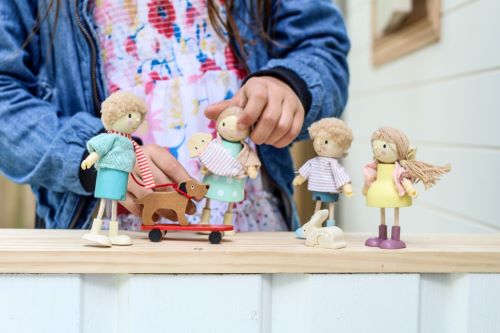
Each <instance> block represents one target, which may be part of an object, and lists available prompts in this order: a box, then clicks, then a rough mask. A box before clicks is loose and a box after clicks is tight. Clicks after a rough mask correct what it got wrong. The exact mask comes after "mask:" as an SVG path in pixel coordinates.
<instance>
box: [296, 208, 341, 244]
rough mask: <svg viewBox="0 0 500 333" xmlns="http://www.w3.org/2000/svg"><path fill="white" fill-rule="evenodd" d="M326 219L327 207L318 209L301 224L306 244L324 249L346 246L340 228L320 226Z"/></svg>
mask: <svg viewBox="0 0 500 333" xmlns="http://www.w3.org/2000/svg"><path fill="white" fill-rule="evenodd" d="M327 219H328V209H322V210H318V211H317V212H316V213H314V214H313V216H311V219H310V220H309V221H308V222H307V223H306V224H304V225H303V226H302V231H303V232H304V235H305V237H306V246H314V247H322V248H326V249H341V248H343V247H346V246H347V243H346V241H345V239H344V232H343V231H342V229H340V228H339V227H325V228H322V227H321V226H322V224H323V222H325V221H326V220H327Z"/></svg>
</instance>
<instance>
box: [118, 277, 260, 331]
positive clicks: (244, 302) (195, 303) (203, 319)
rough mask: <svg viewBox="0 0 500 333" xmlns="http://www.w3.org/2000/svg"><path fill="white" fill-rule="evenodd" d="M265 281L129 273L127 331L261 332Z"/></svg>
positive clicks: (256, 278)
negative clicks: (128, 329) (130, 274)
mask: <svg viewBox="0 0 500 333" xmlns="http://www.w3.org/2000/svg"><path fill="white" fill-rule="evenodd" d="M266 278H267V276H263V275H132V276H131V277H130V282H129V284H130V287H129V297H128V302H129V313H128V316H127V318H124V320H125V321H127V322H128V324H129V327H130V332H176V333H182V332H206V333H209V332H214V333H219V332H224V331H225V332H241V333H244V332H262V331H263V329H264V327H266V324H265V323H264V322H263V311H269V310H268V309H267V307H266V306H264V305H263V294H262V293H263V290H265V289H264V287H263V284H264V280H265V279H266ZM266 305H267V304H266Z"/></svg>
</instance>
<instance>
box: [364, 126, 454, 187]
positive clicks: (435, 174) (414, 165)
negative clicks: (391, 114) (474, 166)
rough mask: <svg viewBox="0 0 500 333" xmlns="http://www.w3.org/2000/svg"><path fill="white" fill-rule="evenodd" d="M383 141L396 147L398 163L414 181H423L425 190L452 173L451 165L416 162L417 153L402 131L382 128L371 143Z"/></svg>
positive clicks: (377, 131)
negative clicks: (446, 174) (443, 176)
mask: <svg viewBox="0 0 500 333" xmlns="http://www.w3.org/2000/svg"><path fill="white" fill-rule="evenodd" d="M374 140H383V141H385V142H387V143H392V144H394V145H395V146H396V150H397V152H396V153H397V156H398V162H399V163H400V164H401V166H402V167H403V168H404V169H405V170H406V172H408V174H409V175H410V177H411V178H412V179H415V180H416V181H417V182H418V181H422V183H423V184H424V186H425V189H428V188H429V187H431V186H433V185H435V184H436V182H437V181H438V180H439V178H440V177H441V176H442V175H444V174H445V173H448V172H450V170H451V165H450V164H447V165H445V166H437V165H432V164H428V163H425V162H421V161H416V160H415V157H416V151H415V149H414V148H411V146H410V141H409V140H408V137H407V136H406V135H405V134H404V133H403V132H401V131H400V130H398V129H396V128H392V127H382V128H379V129H378V130H376V131H375V132H374V133H373V135H372V139H371V141H372V142H373V141H374Z"/></svg>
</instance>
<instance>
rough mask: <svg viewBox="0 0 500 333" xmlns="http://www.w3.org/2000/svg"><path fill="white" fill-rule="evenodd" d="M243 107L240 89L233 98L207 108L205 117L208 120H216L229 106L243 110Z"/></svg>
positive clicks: (243, 102)
mask: <svg viewBox="0 0 500 333" xmlns="http://www.w3.org/2000/svg"><path fill="white" fill-rule="evenodd" d="M244 105H245V99H244V97H243V92H242V91H241V89H240V90H239V91H238V92H237V93H236V95H234V97H233V98H231V99H227V100H224V101H221V102H219V103H215V104H212V105H209V106H207V108H206V109H205V116H206V117H207V118H208V119H212V120H217V117H219V114H220V113H221V112H222V111H224V110H225V109H227V108H229V107H231V106H239V107H240V108H243V106H244Z"/></svg>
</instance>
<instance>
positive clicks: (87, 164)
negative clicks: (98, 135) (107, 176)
mask: <svg viewBox="0 0 500 333" xmlns="http://www.w3.org/2000/svg"><path fill="white" fill-rule="evenodd" d="M98 160H99V154H97V153H96V152H95V151H94V152H92V153H90V155H89V156H87V158H86V159H84V160H83V161H82V164H81V165H80V166H81V168H82V169H83V170H86V169H90V168H91V167H92V166H93V165H94V164H95V162H97V161H98Z"/></svg>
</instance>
